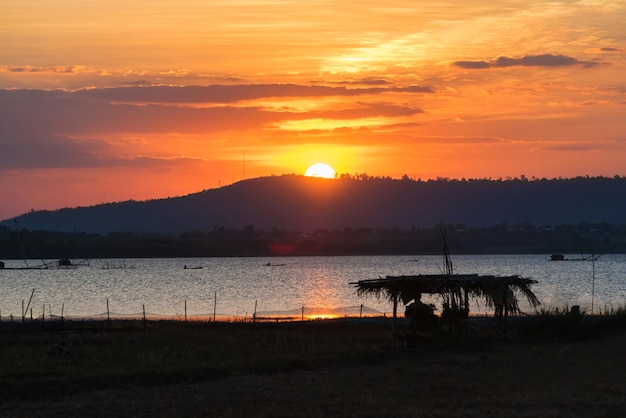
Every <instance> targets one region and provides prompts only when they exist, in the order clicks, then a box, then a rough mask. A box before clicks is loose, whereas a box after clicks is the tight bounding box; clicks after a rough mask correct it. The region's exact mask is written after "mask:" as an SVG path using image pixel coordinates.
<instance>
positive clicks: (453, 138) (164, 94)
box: [0, 0, 626, 220]
mask: <svg viewBox="0 0 626 418" xmlns="http://www.w3.org/2000/svg"><path fill="white" fill-rule="evenodd" d="M0 10H2V13H0V193H1V195H2V203H1V204H0V220H2V219H7V218H10V217H12V216H16V215H19V214H21V213H24V212H26V211H29V210H31V209H35V210H40V209H56V208H61V207H74V206H86V205H93V204H97V203H102V202H110V201H121V200H128V199H135V200H144V199H152V198H160V197H168V196H178V195H184V194H188V193H193V192H197V191H200V190H204V189H210V188H214V187H219V186H224V185H227V184H230V183H232V182H234V181H239V180H241V179H242V178H244V177H245V178H251V177H259V176H267V175H281V174H289V173H304V171H305V170H306V168H307V167H308V166H310V165H311V164H313V163H317V162H325V163H328V164H330V165H331V166H333V167H334V168H335V169H336V170H337V172H338V173H340V174H342V173H349V174H357V173H367V174H369V175H373V176H390V177H395V178H400V177H401V176H403V175H404V174H406V175H408V176H409V177H413V178H416V179H417V178H422V179H429V178H436V177H450V178H506V177H519V176H521V175H524V176H526V177H528V178H532V177H539V178H541V177H547V178H553V177H574V176H579V175H582V176H584V175H591V176H597V175H604V176H614V175H620V176H623V175H626V164H625V163H624V161H626V72H625V68H624V63H625V57H626V29H624V22H625V21H626V2H623V1H619V2H616V1H594V0H587V1H551V2H546V1H521V0H518V1H514V0H511V1H493V0H490V1H472V0H470V1H467V0H453V1H441V2H415V1H405V0H395V1H394V0H388V1H384V2H383V1H368V0H360V1H342V0H333V1H323V0H311V1H307V2H292V1H260V0H257V1H254V0H229V1H226V0H224V1H210V2H209V1H197V0H193V1H192V0H187V1H173V0H159V1H147V0H133V1H128V0H125V1H120V0H108V1H106V2H103V1H92V0H83V1H80V2H75V1H69V0H65V1H61V0H38V1H35V0H0Z"/></svg>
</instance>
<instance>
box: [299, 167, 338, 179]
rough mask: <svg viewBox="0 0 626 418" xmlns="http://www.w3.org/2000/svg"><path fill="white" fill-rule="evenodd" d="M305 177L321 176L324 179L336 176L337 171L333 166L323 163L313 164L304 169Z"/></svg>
mask: <svg viewBox="0 0 626 418" xmlns="http://www.w3.org/2000/svg"><path fill="white" fill-rule="evenodd" d="M304 175H305V176H307V177H321V178H325V179H334V178H335V177H336V176H337V172H336V171H335V169H334V168H332V167H331V166H329V165H328V164H324V163H317V164H313V165H312V166H311V167H309V168H307V169H306V172H305V173H304Z"/></svg>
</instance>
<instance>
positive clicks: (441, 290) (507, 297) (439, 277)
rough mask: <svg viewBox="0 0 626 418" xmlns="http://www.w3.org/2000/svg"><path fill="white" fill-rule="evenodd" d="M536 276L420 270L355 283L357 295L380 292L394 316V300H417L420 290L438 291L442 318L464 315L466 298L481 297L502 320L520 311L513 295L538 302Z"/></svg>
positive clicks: (426, 292) (396, 302)
mask: <svg viewBox="0 0 626 418" xmlns="http://www.w3.org/2000/svg"><path fill="white" fill-rule="evenodd" d="M534 283H537V281H536V280H532V279H528V278H524V277H521V276H517V275H514V276H493V275H478V274H420V275H413V276H386V277H384V278H378V279H370V280H359V281H358V282H354V283H351V284H352V285H354V286H356V288H357V294H358V295H359V296H365V295H374V296H377V297H381V296H384V297H386V298H387V299H389V300H390V301H391V302H393V316H394V319H395V318H396V316H397V304H398V301H402V302H403V303H404V304H405V305H408V304H409V303H410V302H411V301H416V302H417V303H419V302H420V298H421V295H422V294H430V295H439V296H440V297H441V299H442V305H443V311H442V318H443V317H447V318H448V319H451V322H454V321H455V320H456V319H461V318H467V317H468V315H469V306H470V299H475V300H483V301H484V302H485V304H486V305H487V306H488V307H492V308H494V309H495V316H496V317H497V318H501V319H504V320H506V318H507V317H508V315H509V314H510V313H518V312H520V309H519V304H518V300H517V297H516V295H517V294H521V295H523V296H525V297H526V299H527V300H528V302H529V303H530V305H531V306H533V307H536V306H538V305H539V300H538V299H537V296H535V294H534V293H533V292H532V290H531V285H532V284H534Z"/></svg>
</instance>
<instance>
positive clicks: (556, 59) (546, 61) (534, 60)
mask: <svg viewBox="0 0 626 418" xmlns="http://www.w3.org/2000/svg"><path fill="white" fill-rule="evenodd" d="M453 65H455V66H457V67H460V68H465V69H472V70H476V69H485V68H506V67H564V66H572V65H583V66H585V67H593V66H596V65H598V63H597V62H592V61H580V60H578V59H576V58H574V57H569V56H567V55H553V54H543V55H526V56H523V57H521V58H511V57H506V56H500V57H498V58H496V59H495V60H492V61H456V62H454V64H453Z"/></svg>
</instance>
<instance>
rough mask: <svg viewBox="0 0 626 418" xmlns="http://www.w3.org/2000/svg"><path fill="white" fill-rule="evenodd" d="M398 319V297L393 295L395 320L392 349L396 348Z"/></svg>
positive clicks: (393, 323)
mask: <svg viewBox="0 0 626 418" xmlns="http://www.w3.org/2000/svg"><path fill="white" fill-rule="evenodd" d="M397 317H398V295H397V294H394V295H393V319H392V320H391V348H396V322H397Z"/></svg>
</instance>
